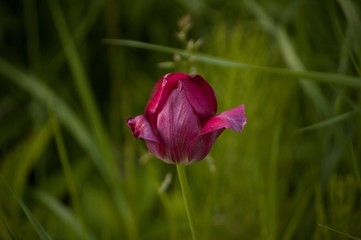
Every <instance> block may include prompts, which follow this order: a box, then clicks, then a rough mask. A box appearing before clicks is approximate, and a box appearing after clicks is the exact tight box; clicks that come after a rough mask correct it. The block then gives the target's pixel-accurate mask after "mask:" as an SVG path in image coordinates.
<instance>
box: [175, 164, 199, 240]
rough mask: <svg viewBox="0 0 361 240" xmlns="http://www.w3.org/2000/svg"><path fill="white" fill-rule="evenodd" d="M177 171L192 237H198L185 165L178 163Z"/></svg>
mask: <svg viewBox="0 0 361 240" xmlns="http://www.w3.org/2000/svg"><path fill="white" fill-rule="evenodd" d="M177 172H178V179H179V183H180V186H181V190H182V194H183V201H184V207H185V209H186V213H187V218H188V223H189V228H190V230H191V233H192V239H193V240H195V239H196V233H195V229H194V222H193V217H192V211H191V207H190V194H189V187H188V180H187V174H186V170H185V165H181V164H177Z"/></svg>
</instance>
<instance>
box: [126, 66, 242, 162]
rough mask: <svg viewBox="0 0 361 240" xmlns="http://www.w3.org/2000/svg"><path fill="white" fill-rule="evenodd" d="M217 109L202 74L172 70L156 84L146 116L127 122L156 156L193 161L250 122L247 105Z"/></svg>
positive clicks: (176, 160)
mask: <svg viewBox="0 0 361 240" xmlns="http://www.w3.org/2000/svg"><path fill="white" fill-rule="evenodd" d="M216 112H217V100H216V97H215V95H214V92H213V89H212V87H211V86H210V85H209V84H208V83H207V82H206V81H205V80H204V79H203V78H202V77H201V76H200V75H188V74H186V73H181V72H177V73H168V74H166V75H164V76H163V77H162V78H161V79H160V80H159V81H158V82H157V83H156V85H155V86H154V88H153V91H152V94H151V96H150V98H149V100H148V103H147V105H146V108H145V113H144V115H139V116H136V117H132V118H129V119H128V120H127V124H128V127H129V128H130V129H131V130H132V132H133V135H134V136H135V137H136V138H139V139H142V140H144V141H145V142H146V144H147V147H148V150H149V152H151V153H152V154H153V155H154V156H156V157H158V158H160V159H162V160H163V161H165V162H167V163H174V164H190V163H193V162H196V161H199V160H202V159H203V158H204V157H206V156H207V154H208V153H209V151H210V150H211V148H212V145H213V143H214V142H215V140H216V139H217V138H218V136H219V135H220V134H221V133H222V132H223V131H224V130H225V129H226V128H230V129H232V130H234V131H237V132H241V131H242V129H243V127H244V125H245V124H246V116H245V111H244V105H240V106H238V107H235V108H233V109H231V110H228V111H225V112H221V113H220V114H218V115H216Z"/></svg>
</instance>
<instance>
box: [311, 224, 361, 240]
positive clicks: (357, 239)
mask: <svg viewBox="0 0 361 240" xmlns="http://www.w3.org/2000/svg"><path fill="white" fill-rule="evenodd" d="M318 226H320V227H323V228H326V229H327V230H329V231H331V232H334V233H337V234H339V235H341V236H344V237H347V238H349V239H353V240H361V238H359V237H354V236H351V235H350V234H347V233H345V232H341V231H338V230H336V229H333V228H331V227H329V226H326V225H322V224H318Z"/></svg>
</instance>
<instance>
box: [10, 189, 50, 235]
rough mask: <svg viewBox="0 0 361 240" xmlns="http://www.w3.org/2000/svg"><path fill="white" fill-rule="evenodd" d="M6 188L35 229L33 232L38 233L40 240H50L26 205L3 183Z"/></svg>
mask: <svg viewBox="0 0 361 240" xmlns="http://www.w3.org/2000/svg"><path fill="white" fill-rule="evenodd" d="M5 184H6V186H7V188H8V189H9V192H10V194H11V195H12V197H13V198H14V199H15V201H16V203H17V204H19V206H20V207H21V209H22V210H23V211H24V213H25V215H26V217H27V218H28V220H29V221H30V223H31V225H32V226H33V228H34V229H35V231H36V232H37V233H38V235H39V237H40V239H42V240H50V239H52V238H51V237H50V235H49V234H48V233H47V231H46V230H45V229H44V227H43V226H42V225H41V224H40V223H39V221H38V220H37V219H36V217H35V216H34V215H33V213H32V212H31V211H30V209H29V208H28V207H27V206H26V204H25V203H24V202H23V201H22V200H21V199H20V198H19V197H18V196H17V195H16V194H15V193H14V191H13V190H12V189H11V187H10V186H9V185H8V184H7V183H5Z"/></svg>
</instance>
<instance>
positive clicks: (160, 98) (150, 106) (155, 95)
mask: <svg viewBox="0 0 361 240" xmlns="http://www.w3.org/2000/svg"><path fill="white" fill-rule="evenodd" d="M187 78H188V75H187V74H186V73H182V72H179V73H168V74H166V75H164V76H163V77H162V78H161V79H159V80H158V81H157V83H156V84H155V86H154V88H153V90H152V93H151V95H150V97H149V100H148V103H147V105H146V107H145V109H146V112H147V113H148V114H154V113H156V112H157V111H158V110H159V109H161V108H162V107H163V105H164V104H165V101H166V100H167V98H168V96H169V94H170V92H171V91H172V90H174V89H175V88H177V87H178V81H179V80H182V79H187Z"/></svg>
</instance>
